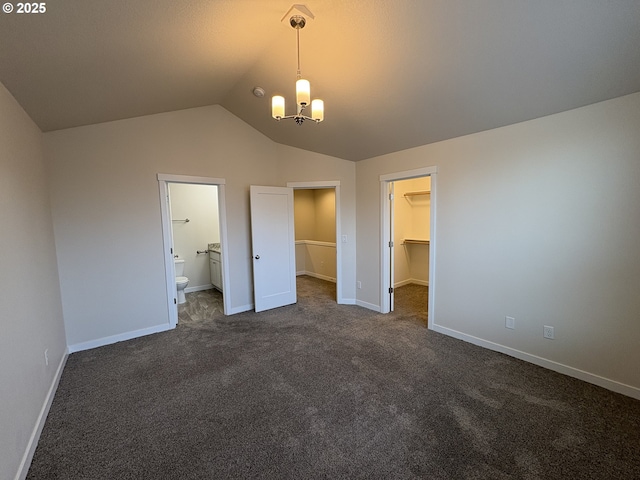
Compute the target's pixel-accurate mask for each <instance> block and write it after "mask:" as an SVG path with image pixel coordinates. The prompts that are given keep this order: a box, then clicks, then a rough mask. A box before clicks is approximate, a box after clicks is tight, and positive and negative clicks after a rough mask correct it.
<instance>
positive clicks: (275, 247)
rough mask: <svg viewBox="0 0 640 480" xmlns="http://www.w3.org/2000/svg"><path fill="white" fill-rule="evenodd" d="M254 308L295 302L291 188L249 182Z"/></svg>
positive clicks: (267, 308) (258, 310) (280, 305)
mask: <svg viewBox="0 0 640 480" xmlns="http://www.w3.org/2000/svg"><path fill="white" fill-rule="evenodd" d="M250 195H251V240H252V249H253V295H254V303H255V310H256V312H261V311H263V310H269V309H271V308H276V307H282V306H284V305H290V304H292V303H296V301H297V296H296V295H297V294H296V258H295V233H294V223H293V222H294V220H293V189H292V188H288V187H262V186H257V185H251V189H250Z"/></svg>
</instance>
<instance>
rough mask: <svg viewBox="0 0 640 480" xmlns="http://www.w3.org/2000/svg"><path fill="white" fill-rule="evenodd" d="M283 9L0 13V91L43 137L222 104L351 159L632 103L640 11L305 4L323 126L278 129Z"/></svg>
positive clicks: (629, 0)
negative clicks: (274, 98) (273, 109)
mask: <svg viewBox="0 0 640 480" xmlns="http://www.w3.org/2000/svg"><path fill="white" fill-rule="evenodd" d="M298 1H300V0H298ZM14 4H15V2H14ZM292 4H293V2H292V0H55V1H49V2H47V3H46V5H47V11H46V13H44V14H30V15H27V14H22V15H20V14H17V13H15V12H14V13H11V14H2V13H0V81H1V82H2V83H3V84H4V85H5V86H6V87H7V89H8V90H9V91H10V92H11V93H12V94H13V95H14V97H15V98H16V99H17V100H18V102H20V104H21V105H22V106H23V108H24V109H25V110H26V111H27V113H28V114H29V115H30V116H31V118H32V119H33V120H34V121H35V122H36V123H37V124H38V126H39V127H40V128H41V129H42V130H43V131H51V130H57V129H62V128H68V127H74V126H79V125H87V124H93V123H99V122H105V121H110V120H116V119H122V118H129V117H134V116H140V115H147V114H152V113H159V112H166V111H171V110H179V109H184V108H190V107H197V106H203V105H211V104H221V105H222V106H224V107H225V108H226V109H228V110H229V111H231V112H232V113H234V114H235V115H237V116H238V117H240V118H242V119H243V120H244V121H246V122H247V123H249V124H251V125H252V126H253V127H255V128H256V129H258V130H259V131H261V132H263V133H264V134H265V135H267V136H268V137H270V138H272V139H273V140H275V141H276V142H280V143H283V144H287V145H292V146H296V147H300V148H304V149H307V150H311V151H316V152H321V153H325V154H329V155H334V156H337V157H340V158H344V159H348V160H354V161H355V160H361V159H364V158H369V157H373V156H376V155H381V154H384V153H389V152H393V151H398V150H403V149H406V148H410V147H414V146H418V145H423V144H427V143H431V142H435V141H439V140H444V139H447V138H453V137H457V136H460V135H464V134H468V133H473V132H478V131H482V130H487V129H490V128H495V127H499V126H503V125H508V124H512V123H516V122H520V121H524V120H528V119H532V118H537V117H541V116H545V115H550V114H553V113H557V112H560V111H564V110H569V109H572V108H576V107H580V106H583V105H588V104H591V103H595V102H598V101H602V100H607V99H610V98H614V97H617V96H621V95H626V94H629V93H633V92H638V91H640V1H638V0H626V1H625V0H608V1H605V0H349V1H346V0H306V5H307V6H308V7H309V8H310V9H311V11H312V12H313V13H314V14H315V16H316V18H315V20H310V21H309V22H308V24H307V26H306V27H305V28H304V29H303V30H302V31H301V67H302V73H303V76H304V77H305V78H308V79H309V80H310V81H311V93H312V97H314V98H315V97H320V98H322V99H324V101H325V111H326V113H325V121H324V122H323V123H320V124H313V123H310V122H307V123H305V124H304V125H302V126H297V125H295V124H294V123H293V122H292V121H282V122H279V123H278V122H276V121H275V120H273V119H272V118H271V116H270V96H271V95H273V94H276V93H280V94H283V95H284V96H285V98H286V99H287V101H288V108H287V112H288V113H292V107H293V100H294V93H295V92H294V90H295V86H294V83H295V79H296V47H295V45H296V43H295V31H294V30H293V29H292V28H291V27H290V26H289V24H288V21H286V20H285V21H284V22H281V21H280V19H281V18H282V16H283V15H284V14H285V12H287V10H289V8H290V7H291V6H292ZM257 85H259V86H261V87H263V88H264V89H265V90H266V92H267V95H266V96H265V97H264V98H256V97H255V96H253V95H252V89H253V87H254V86H257Z"/></svg>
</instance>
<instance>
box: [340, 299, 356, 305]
mask: <svg viewBox="0 0 640 480" xmlns="http://www.w3.org/2000/svg"><path fill="white" fill-rule="evenodd" d="M357 304H358V301H357V300H356V299H355V298H343V299H342V305H357Z"/></svg>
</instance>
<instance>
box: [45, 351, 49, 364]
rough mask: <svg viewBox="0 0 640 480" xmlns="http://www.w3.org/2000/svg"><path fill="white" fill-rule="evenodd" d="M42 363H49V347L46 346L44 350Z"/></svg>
mask: <svg viewBox="0 0 640 480" xmlns="http://www.w3.org/2000/svg"><path fill="white" fill-rule="evenodd" d="M44 364H45V365H49V349H48V348H47V349H46V350H45V351H44Z"/></svg>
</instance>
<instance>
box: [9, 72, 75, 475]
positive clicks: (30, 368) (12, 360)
mask: <svg viewBox="0 0 640 480" xmlns="http://www.w3.org/2000/svg"><path fill="white" fill-rule="evenodd" d="M43 160H44V155H43V147H42V133H41V132H40V130H39V129H38V127H37V126H36V125H35V124H34V123H33V122H32V121H31V119H30V118H29V117H28V116H27V114H26V113H25V112H24V110H23V109H22V108H21V107H20V106H19V105H18V103H17V102H16V101H15V100H14V98H13V97H12V96H11V94H10V93H9V92H8V91H7V90H6V89H5V87H4V86H3V85H2V84H0V224H1V225H2V235H0V265H2V267H1V269H2V275H0V291H2V294H1V295H0V310H2V314H1V317H0V318H1V319H0V327H1V328H2V334H1V335H0V386H1V388H2V396H1V398H2V406H1V408H0V478H3V479H5V478H6V479H12V478H24V477H25V476H26V471H27V469H28V468H29V464H30V460H31V457H32V456H33V452H34V450H35V447H36V443H37V441H38V438H39V436H40V430H41V428H42V427H43V425H44V420H45V418H46V414H47V412H48V409H49V405H50V402H51V401H52V400H53V394H54V393H55V387H56V385H57V381H58V379H59V376H60V374H61V373H62V368H63V366H64V362H65V360H66V357H67V352H66V341H65V330H64V324H63V318H62V304H61V300H60V289H59V283H58V266H57V262H56V251H55V242H54V237H53V226H52V222H51V211H50V203H49V195H48V188H47V176H46V167H45V163H44V161H43ZM45 352H46V356H45ZM47 361H48V364H47Z"/></svg>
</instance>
